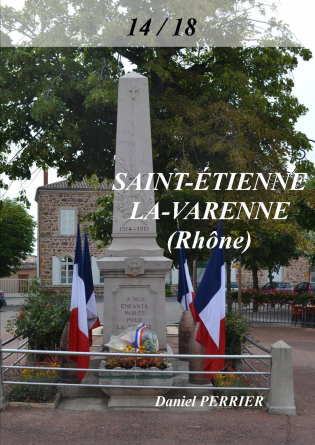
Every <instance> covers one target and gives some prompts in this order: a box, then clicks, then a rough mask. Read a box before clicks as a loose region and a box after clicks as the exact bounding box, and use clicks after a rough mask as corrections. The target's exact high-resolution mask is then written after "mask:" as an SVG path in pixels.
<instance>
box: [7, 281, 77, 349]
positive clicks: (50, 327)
mask: <svg viewBox="0 0 315 445" xmlns="http://www.w3.org/2000/svg"><path fill="white" fill-rule="evenodd" d="M69 317H70V298H69V297H68V296H65V295H58V294H56V292H55V291H53V290H51V289H49V288H48V287H46V286H45V284H44V282H41V281H39V280H37V279H34V280H33V281H32V284H31V286H30V288H29V292H28V294H26V298H25V300H24V303H23V304H22V305H21V311H20V312H19V313H18V314H16V315H14V316H13V317H11V318H10V319H9V320H8V323H7V332H12V333H13V334H14V335H18V336H21V337H22V338H28V340H29V347H30V349H33V348H35V349H47V350H55V349H57V350H59V348H60V339H61V335H62V332H63V329H64V327H65V325H66V323H67V322H68V321H69Z"/></svg>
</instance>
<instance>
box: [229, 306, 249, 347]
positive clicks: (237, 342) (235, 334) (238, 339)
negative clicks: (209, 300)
mask: <svg viewBox="0 0 315 445" xmlns="http://www.w3.org/2000/svg"><path fill="white" fill-rule="evenodd" d="M247 332H248V325H247V323H246V321H244V319H242V318H241V317H239V315H237V314H236V313H235V312H229V313H228V314H226V316H225V354H226V355H240V354H242V341H243V339H244V335H246V333H247Z"/></svg>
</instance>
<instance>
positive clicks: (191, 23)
mask: <svg viewBox="0 0 315 445" xmlns="http://www.w3.org/2000/svg"><path fill="white" fill-rule="evenodd" d="M137 20H138V19H137V18H135V19H132V25H131V28H130V33H129V34H127V35H128V36H134V31H135V27H136V24H137ZM176 20H177V26H176V29H175V33H174V34H172V35H173V36H180V34H179V31H180V28H181V25H182V21H183V19H176ZM151 21H152V19H149V20H148V21H147V22H145V24H144V25H143V26H141V28H140V29H139V32H143V34H144V35H145V36H146V35H148V33H149V32H150V26H151ZM167 21H168V18H166V19H165V20H164V22H163V24H162V26H161V28H160V29H159V30H158V32H157V34H156V37H157V36H158V35H159V34H160V32H161V31H162V29H163V28H164V26H165V25H166V23H167ZM196 23H197V20H196V19H194V18H190V19H188V20H187V25H188V26H187V28H185V34H186V36H193V35H194V34H195V25H196Z"/></svg>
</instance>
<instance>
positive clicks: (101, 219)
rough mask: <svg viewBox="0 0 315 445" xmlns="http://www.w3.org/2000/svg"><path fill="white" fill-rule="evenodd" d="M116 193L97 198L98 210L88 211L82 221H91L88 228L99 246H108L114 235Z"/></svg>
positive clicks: (99, 247)
mask: <svg viewBox="0 0 315 445" xmlns="http://www.w3.org/2000/svg"><path fill="white" fill-rule="evenodd" d="M113 203H114V194H113V193H111V194H110V195H107V196H102V197H100V198H98V199H97V200H96V205H97V210H96V212H95V213H88V214H87V215H86V216H84V217H83V218H82V219H81V222H89V223H90V224H89V226H88V227H87V230H88V231H89V232H90V233H91V235H92V237H93V240H95V241H98V244H97V248H98V249H101V248H102V247H107V246H108V244H109V242H110V240H111V236H112V228H113Z"/></svg>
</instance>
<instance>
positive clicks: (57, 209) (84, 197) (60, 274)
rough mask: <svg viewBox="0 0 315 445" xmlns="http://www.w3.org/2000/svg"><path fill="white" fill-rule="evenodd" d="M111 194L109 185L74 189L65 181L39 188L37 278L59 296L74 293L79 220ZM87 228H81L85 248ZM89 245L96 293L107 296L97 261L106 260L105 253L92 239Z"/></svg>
mask: <svg viewBox="0 0 315 445" xmlns="http://www.w3.org/2000/svg"><path fill="white" fill-rule="evenodd" d="M108 193H109V189H108V186H107V184H106V182H105V181H104V182H102V183H100V184H99V187H98V189H97V190H95V189H94V188H92V187H91V186H90V185H89V184H88V182H87V181H86V180H85V179H84V180H83V181H80V182H73V183H72V184H71V185H70V184H68V183H67V181H66V180H64V181H59V182H55V183H52V184H47V183H46V184H45V185H43V186H41V187H38V189H37V191H36V195H35V201H36V202H37V204H38V218H37V221H38V242H37V276H38V277H39V278H41V279H42V280H44V281H46V283H47V284H48V285H51V286H52V287H54V288H55V289H56V290H57V291H58V292H61V291H65V292H67V293H70V292H71V286H72V274H73V262H74V252H75V245H76V234H77V223H78V221H79V219H80V218H81V217H83V216H85V215H86V214H88V213H91V212H94V211H96V209H97V205H96V200H97V198H99V197H100V196H103V195H104V194H108ZM85 226H86V224H85V225H84V224H80V229H81V239H82V246H83V235H84V227H85ZM88 241H89V248H90V256H91V263H92V274H93V281H94V288H95V293H96V295H103V292H104V291H103V289H104V281H103V279H102V277H101V276H100V272H99V269H98V267H97V264H96V261H97V260H98V259H100V258H102V257H103V256H104V249H98V248H97V243H96V242H94V241H92V239H91V236H90V235H88Z"/></svg>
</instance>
